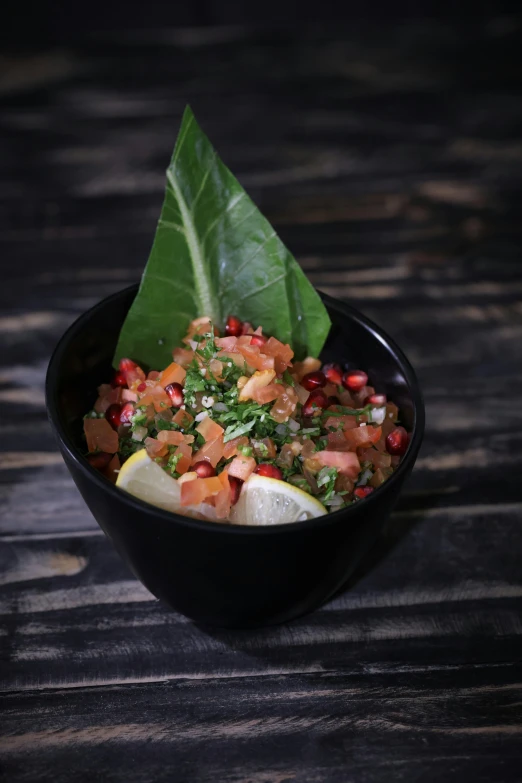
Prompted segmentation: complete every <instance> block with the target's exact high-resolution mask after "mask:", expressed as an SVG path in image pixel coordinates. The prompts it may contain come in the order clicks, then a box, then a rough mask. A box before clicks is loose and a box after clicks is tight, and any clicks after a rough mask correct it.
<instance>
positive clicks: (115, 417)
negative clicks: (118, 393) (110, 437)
mask: <svg viewBox="0 0 522 783" xmlns="http://www.w3.org/2000/svg"><path fill="white" fill-rule="evenodd" d="M120 417H121V405H118V403H117V402H114V403H113V404H112V405H109V407H108V408H107V410H106V411H105V418H106V419H107V421H108V422H109V424H110V425H111V427H112V428H113V429H114V430H117V429H118V427H119V426H120V424H121V418H120Z"/></svg>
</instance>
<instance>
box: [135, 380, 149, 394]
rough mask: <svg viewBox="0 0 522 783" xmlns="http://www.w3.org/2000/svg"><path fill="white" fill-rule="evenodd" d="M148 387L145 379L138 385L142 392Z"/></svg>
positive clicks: (138, 389)
mask: <svg viewBox="0 0 522 783" xmlns="http://www.w3.org/2000/svg"><path fill="white" fill-rule="evenodd" d="M146 389H147V384H146V383H145V381H143V383H140V385H139V386H138V387H137V389H136V391H139V392H140V394H141V392H144V391H146Z"/></svg>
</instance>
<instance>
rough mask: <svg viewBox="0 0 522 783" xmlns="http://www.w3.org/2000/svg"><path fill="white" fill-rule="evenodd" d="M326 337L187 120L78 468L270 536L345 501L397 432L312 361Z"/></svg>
mask: <svg viewBox="0 0 522 783" xmlns="http://www.w3.org/2000/svg"><path fill="white" fill-rule="evenodd" d="M230 313H234V315H230ZM253 324H254V325H255V327H254V326H253ZM330 326H331V322H330V318H329V315H328V312H327V310H326V308H325V306H324V304H323V302H322V300H321V297H320V296H319V294H318V292H317V291H316V290H315V289H314V288H313V286H312V285H311V283H310V282H309V280H308V279H307V278H306V276H305V274H304V273H303V271H302V269H301V267H300V266H299V264H298V263H297V262H296V260H295V259H294V258H293V256H292V255H291V253H290V251H289V250H288V248H286V247H285V245H284V244H283V243H282V242H281V240H280V238H279V237H278V236H277V234H276V232H275V231H274V229H273V227H272V226H271V225H270V223H269V222H268V221H267V220H266V218H265V217H264V216H263V215H262V214H261V213H260V211H259V210H258V208H257V207H256V206H255V204H254V203H253V202H252V200H251V199H250V198H249V196H248V195H247V193H246V192H245V190H244V189H243V188H242V187H241V185H240V183H239V182H238V181H237V179H236V178H235V177H234V175H233V174H232V173H231V172H230V170H229V169H227V168H226V166H225V165H224V164H223V162H222V161H221V160H220V158H219V156H218V155H217V152H216V150H215V149H214V147H213V146H212V144H211V143H210V141H209V139H208V138H207V136H206V135H205V134H204V133H203V131H202V130H201V128H200V127H199V125H198V123H197V122H196V119H195V117H194V114H193V112H192V111H191V109H190V108H189V107H187V108H186V109H185V112H184V115H183V120H182V124H181V128H180V132H179V135H178V139H177V142H176V146H175V149H174V152H173V155H172V159H171V162H170V165H169V167H168V169H167V178H166V191H165V199H164V202H163V207H162V211H161V215H160V219H159V222H158V227H157V230H156V235H155V238H154V243H153V246H152V250H151V253H150V256H149V259H148V262H147V264H146V267H145V270H144V273H143V277H142V281H141V285H140V288H139V291H138V293H137V295H136V298H135V299H134V301H133V304H132V306H131V308H130V310H129V312H128V314H127V316H126V318H125V321H124V323H123V326H122V329H121V332H120V335H119V339H118V344H117V346H116V352H115V355H114V360H113V366H114V369H115V375H114V377H113V378H112V380H110V382H108V383H106V384H103V385H102V386H100V388H99V390H98V399H97V400H96V403H95V405H94V408H93V410H92V411H90V412H89V413H87V415H86V416H85V419H84V431H85V439H86V445H87V459H88V460H89V462H90V463H91V465H92V466H93V467H94V468H97V469H98V470H99V471H101V472H102V473H103V474H104V475H105V476H106V477H108V478H110V479H111V480H113V481H116V483H117V485H118V486H119V487H120V488H121V489H123V490H126V491H127V492H130V493H132V494H134V495H136V496H137V497H139V498H141V499H142V500H146V501H148V502H150V503H153V504H155V505H157V506H160V507H162V508H166V509H168V510H172V511H179V512H181V513H183V514H186V515H188V516H198V517H203V518H206V519H214V520H228V521H230V522H235V523H239V524H276V523H284V522H294V521H296V520H299V519H306V518H309V517H314V516H320V515H322V514H326V513H328V512H329V511H334V510H337V509H340V508H343V507H344V506H347V505H349V504H350V503H356V502H359V501H360V500H361V499H364V498H365V497H367V496H368V495H369V494H370V493H371V492H373V490H374V489H375V488H376V487H378V486H379V485H380V484H382V483H383V481H386V479H387V478H388V477H389V476H390V475H391V473H392V472H393V470H394V469H395V468H396V466H397V464H398V462H399V460H400V458H401V456H402V455H403V454H404V453H405V451H406V449H407V446H408V434H407V432H406V430H405V429H404V428H403V427H401V426H400V425H398V410H397V407H396V406H395V405H394V404H393V403H392V402H388V401H387V399H386V397H385V396H384V395H383V394H380V393H377V392H376V391H375V389H374V388H373V387H372V386H370V385H369V382H368V376H367V374H366V373H365V372H364V371H363V370H358V369H347V368H342V367H341V366H340V365H339V364H327V365H322V363H321V361H320V360H319V359H317V358H313V357H317V356H319V355H320V353H321V351H322V348H323V346H324V343H325V341H326V338H327V336H328V333H329V330H330ZM219 327H222V328H223V333H221V332H220V331H219ZM149 368H155V369H152V370H150V371H149ZM146 370H147V371H146ZM108 381H109V379H108Z"/></svg>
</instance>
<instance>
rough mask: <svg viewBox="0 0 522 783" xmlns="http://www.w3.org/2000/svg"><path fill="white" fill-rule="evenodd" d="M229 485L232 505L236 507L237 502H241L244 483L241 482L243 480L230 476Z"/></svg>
mask: <svg viewBox="0 0 522 783" xmlns="http://www.w3.org/2000/svg"><path fill="white" fill-rule="evenodd" d="M228 483H229V484H230V505H231V506H235V505H236V503H237V501H238V500H239V496H240V494H241V487H242V486H243V482H242V481H241V479H238V478H236V477H235V476H229V477H228Z"/></svg>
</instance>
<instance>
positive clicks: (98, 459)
mask: <svg viewBox="0 0 522 783" xmlns="http://www.w3.org/2000/svg"><path fill="white" fill-rule="evenodd" d="M112 456H113V455H112V454H108V453H107V452H106V451H99V452H98V453H97V454H87V462H88V463H89V464H90V465H91V467H93V468H96V470H105V468H106V467H107V465H108V464H109V462H110V461H111V459H112Z"/></svg>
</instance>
